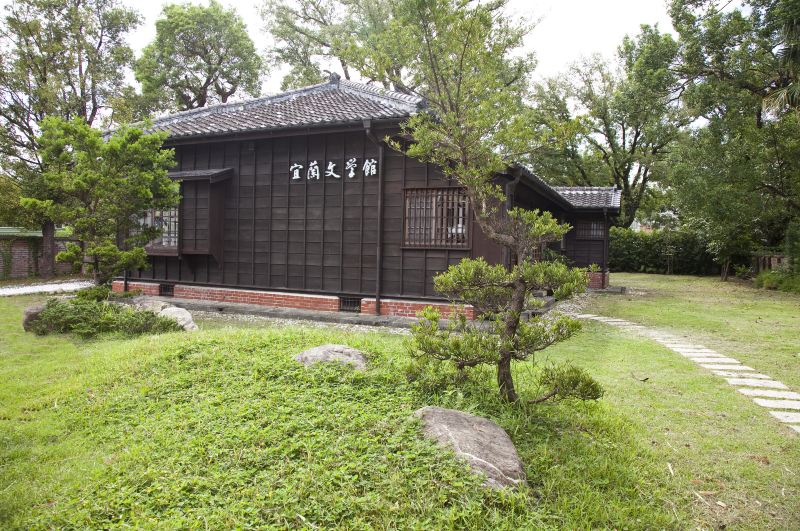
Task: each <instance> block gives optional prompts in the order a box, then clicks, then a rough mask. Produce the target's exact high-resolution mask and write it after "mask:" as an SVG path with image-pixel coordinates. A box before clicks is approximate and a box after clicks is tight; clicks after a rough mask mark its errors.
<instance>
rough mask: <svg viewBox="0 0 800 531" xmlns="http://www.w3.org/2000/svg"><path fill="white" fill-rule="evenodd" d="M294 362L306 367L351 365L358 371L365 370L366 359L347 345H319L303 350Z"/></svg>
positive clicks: (362, 354)
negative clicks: (326, 364) (317, 364)
mask: <svg viewBox="0 0 800 531" xmlns="http://www.w3.org/2000/svg"><path fill="white" fill-rule="evenodd" d="M294 360H295V361H296V362H298V363H302V364H303V365H305V366H306V367H308V366H311V365H313V364H315V363H322V362H337V363H344V364H349V365H352V366H353V368H354V369H356V370H359V371H364V370H366V369H367V357H366V356H365V355H364V353H363V352H361V351H360V350H358V349H354V348H352V347H348V346H347V345H320V346H318V347H314V348H310V349H308V350H304V351H303V352H301V353H300V354H298V355H297V356H295V357H294Z"/></svg>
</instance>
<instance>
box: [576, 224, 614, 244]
mask: <svg viewBox="0 0 800 531" xmlns="http://www.w3.org/2000/svg"><path fill="white" fill-rule="evenodd" d="M607 230H608V227H606V223H605V222H604V221H602V220H595V219H584V220H577V221H576V222H575V239H576V240H592V241H599V240H605V239H606V231H607Z"/></svg>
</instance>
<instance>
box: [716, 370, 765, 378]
mask: <svg viewBox="0 0 800 531" xmlns="http://www.w3.org/2000/svg"><path fill="white" fill-rule="evenodd" d="M711 372H713V373H714V374H716V375H717V376H730V377H732V378H741V377H742V375H741V374H739V373H737V372H736V371H711ZM747 377H748V378H758V379H759V380H772V377H771V376H767V375H766V374H759V373H757V372H750V373H747Z"/></svg>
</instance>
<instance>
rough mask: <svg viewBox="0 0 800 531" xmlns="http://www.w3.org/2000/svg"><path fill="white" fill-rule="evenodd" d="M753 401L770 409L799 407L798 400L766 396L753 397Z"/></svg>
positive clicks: (799, 401) (799, 402)
mask: <svg viewBox="0 0 800 531" xmlns="http://www.w3.org/2000/svg"><path fill="white" fill-rule="evenodd" d="M753 402H755V403H756V404H758V405H759V406H762V407H768V408H770V409H800V400H769V399H766V398H754V399H753Z"/></svg>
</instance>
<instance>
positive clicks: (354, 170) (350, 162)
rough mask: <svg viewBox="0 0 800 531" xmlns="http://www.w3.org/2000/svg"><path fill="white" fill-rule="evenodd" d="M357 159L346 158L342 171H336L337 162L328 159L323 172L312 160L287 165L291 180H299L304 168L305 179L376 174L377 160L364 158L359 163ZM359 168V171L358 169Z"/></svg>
mask: <svg viewBox="0 0 800 531" xmlns="http://www.w3.org/2000/svg"><path fill="white" fill-rule="evenodd" d="M359 162H360V161H359V160H358V159H357V158H355V157H353V158H349V159H347V162H345V164H344V172H342V173H339V171H337V166H338V164H337V163H336V162H333V161H328V162H327V164H324V168H325V170H324V173H322V170H321V169H320V166H322V164H320V162H319V161H316V160H312V161H310V162H307V163H306V164H302V163H300V162H292V163H291V164H290V165H289V174H290V175H291V178H292V180H293V181H299V180H302V178H303V170H305V177H306V180H307V181H312V180H313V181H318V180H319V179H320V177H324V178H328V179H341V178H342V175H343V174H344V175H346V176H347V178H348V179H354V178H356V177H358V176H359V174H360V175H361V176H364V177H375V176H376V175H378V161H377V160H375V159H364V161H363V162H361V163H360V164H359ZM359 170H360V171H359Z"/></svg>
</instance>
